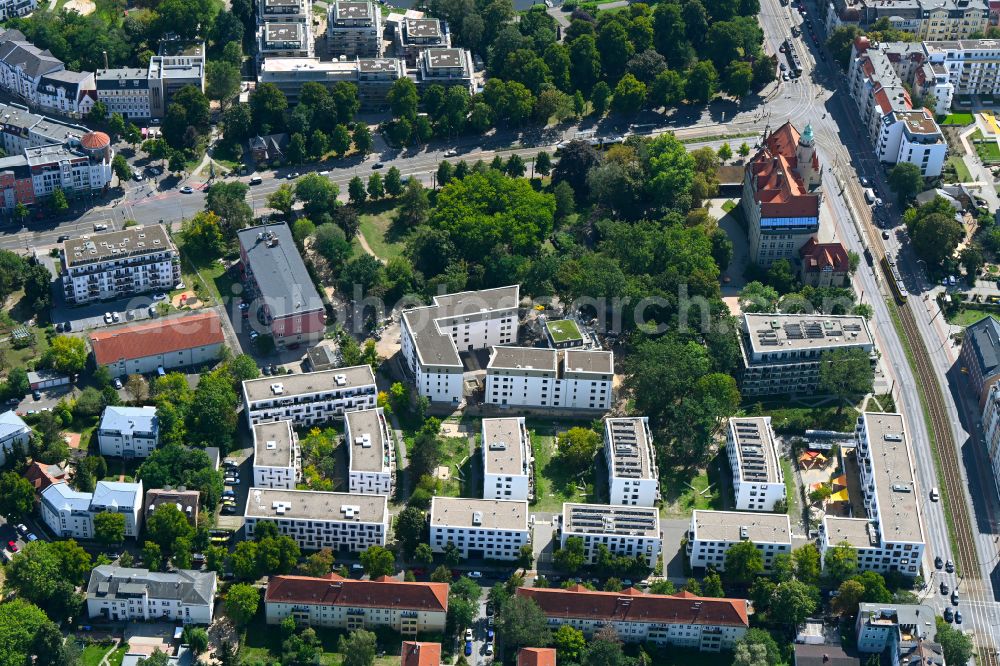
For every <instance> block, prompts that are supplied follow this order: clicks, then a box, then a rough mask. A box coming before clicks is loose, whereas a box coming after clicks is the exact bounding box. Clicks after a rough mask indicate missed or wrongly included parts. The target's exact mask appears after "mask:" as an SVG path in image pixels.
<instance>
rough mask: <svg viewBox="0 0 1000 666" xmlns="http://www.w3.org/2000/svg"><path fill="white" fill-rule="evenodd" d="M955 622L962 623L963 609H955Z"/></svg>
mask: <svg viewBox="0 0 1000 666" xmlns="http://www.w3.org/2000/svg"><path fill="white" fill-rule="evenodd" d="M955 624H962V611H955Z"/></svg>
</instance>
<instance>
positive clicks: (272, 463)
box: [251, 421, 302, 490]
mask: <svg viewBox="0 0 1000 666" xmlns="http://www.w3.org/2000/svg"><path fill="white" fill-rule="evenodd" d="M251 431H252V433H253V449H254V457H253V485H254V487H255V488H284V489H286V490H294V489H295V484H296V482H298V481H299V480H300V479H301V478H302V455H301V451H300V449H299V436H298V435H296V434H295V430H294V429H292V422H291V421H275V422H273V423H258V424H257V425H255V426H253V428H251Z"/></svg>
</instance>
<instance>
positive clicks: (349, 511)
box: [340, 504, 361, 518]
mask: <svg viewBox="0 0 1000 666" xmlns="http://www.w3.org/2000/svg"><path fill="white" fill-rule="evenodd" d="M340 512H341V513H342V514H344V517H345V518H355V517H357V516H358V514H360V513H361V507H360V506H358V505H357V504H342V505H341V506H340Z"/></svg>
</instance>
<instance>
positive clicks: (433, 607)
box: [264, 573, 448, 613]
mask: <svg viewBox="0 0 1000 666" xmlns="http://www.w3.org/2000/svg"><path fill="white" fill-rule="evenodd" d="M264 601H265V602H266V603H294V604H309V605H319V606H354V607H362V608H398V609H405V610H424V611H438V612H441V613H444V612H447V611H448V584H447V583H407V582H401V581H398V580H393V579H391V578H389V577H387V576H382V577H381V578H377V579H375V580H352V579H350V578H343V577H341V576H338V575H337V574H334V573H330V574H327V575H326V576H325V577H324V578H312V577H309V576H272V577H271V581H270V582H269V583H268V585H267V592H266V593H265V594H264Z"/></svg>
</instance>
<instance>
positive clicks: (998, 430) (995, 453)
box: [8, 383, 1000, 487]
mask: <svg viewBox="0 0 1000 666" xmlns="http://www.w3.org/2000/svg"><path fill="white" fill-rule="evenodd" d="M8 413H9V414H10V413H13V412H8ZM983 433H984V438H985V439H986V451H987V453H989V456H990V463H991V465H992V467H993V483H994V484H996V485H997V486H998V487H1000V384H998V383H994V384H993V385H992V386H991V387H990V392H989V395H988V396H987V398H986V404H985V407H984V409H983Z"/></svg>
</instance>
